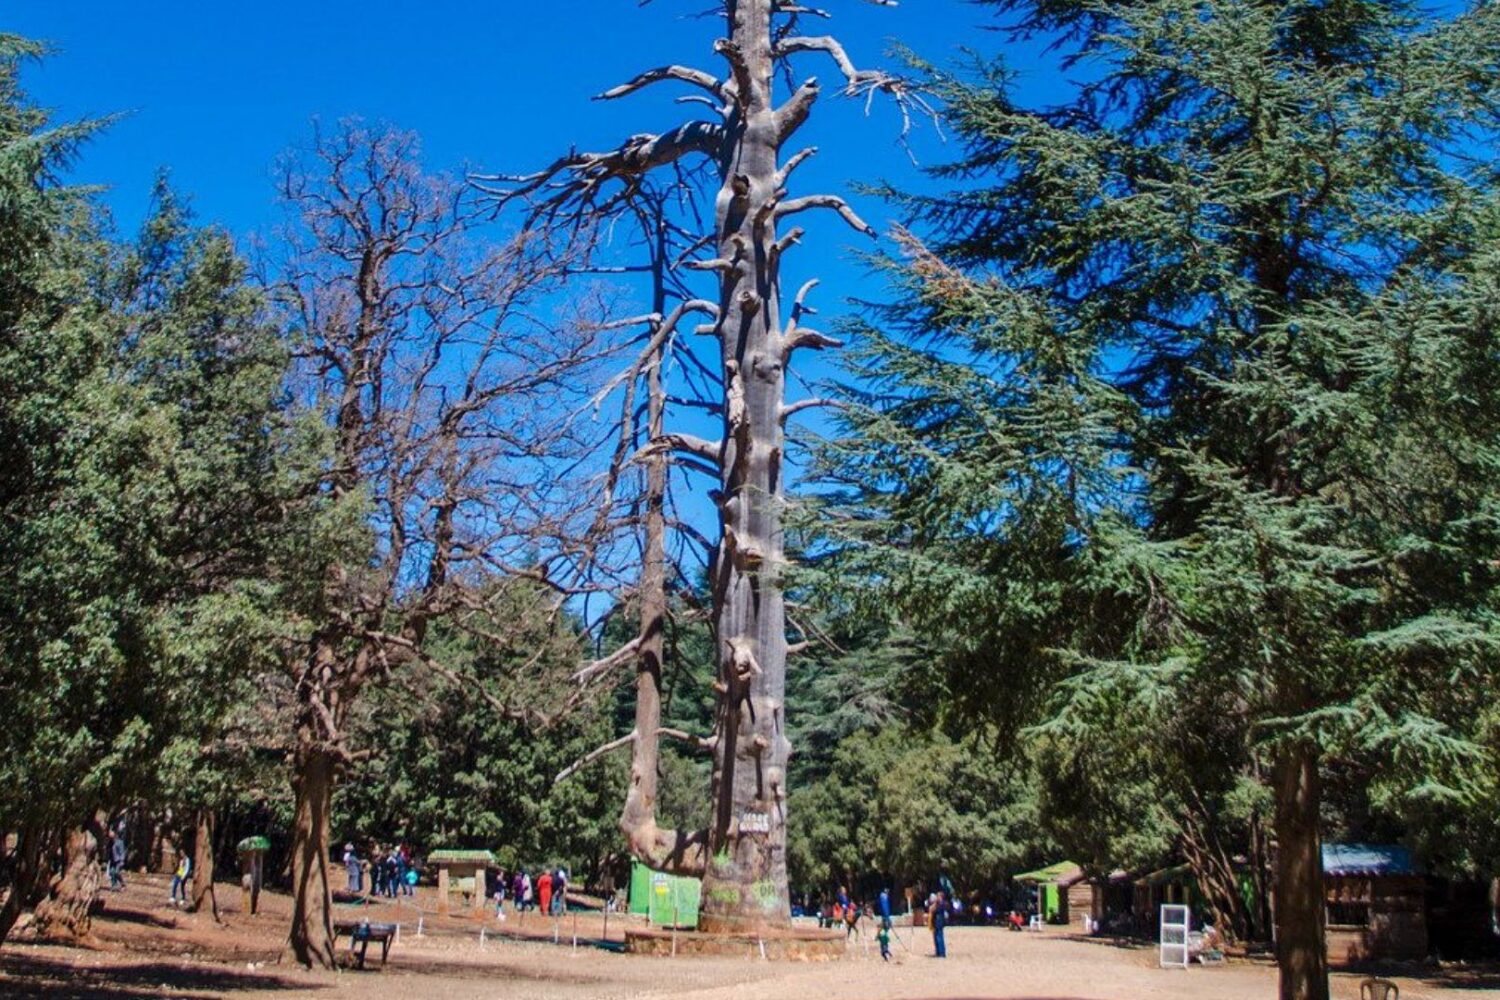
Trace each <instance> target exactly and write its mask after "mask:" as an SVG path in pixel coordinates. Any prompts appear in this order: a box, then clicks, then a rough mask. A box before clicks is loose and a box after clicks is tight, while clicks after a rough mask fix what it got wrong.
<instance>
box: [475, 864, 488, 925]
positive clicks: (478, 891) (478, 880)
mask: <svg viewBox="0 0 1500 1000" xmlns="http://www.w3.org/2000/svg"><path fill="white" fill-rule="evenodd" d="M486 899H487V897H486V895H485V885H484V865H478V866H476V867H475V869H474V912H475V913H477V914H480V915H483V913H484V908H485V900H486Z"/></svg>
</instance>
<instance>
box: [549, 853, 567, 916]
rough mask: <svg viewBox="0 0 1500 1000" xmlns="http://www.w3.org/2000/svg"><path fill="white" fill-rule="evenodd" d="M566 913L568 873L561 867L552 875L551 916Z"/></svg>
mask: <svg viewBox="0 0 1500 1000" xmlns="http://www.w3.org/2000/svg"><path fill="white" fill-rule="evenodd" d="M567 912H568V872H567V869H565V868H564V867H563V866H562V865H558V866H557V871H555V872H553V873H552V914H553V916H558V917H560V916H563V915H564V914H566V913H567Z"/></svg>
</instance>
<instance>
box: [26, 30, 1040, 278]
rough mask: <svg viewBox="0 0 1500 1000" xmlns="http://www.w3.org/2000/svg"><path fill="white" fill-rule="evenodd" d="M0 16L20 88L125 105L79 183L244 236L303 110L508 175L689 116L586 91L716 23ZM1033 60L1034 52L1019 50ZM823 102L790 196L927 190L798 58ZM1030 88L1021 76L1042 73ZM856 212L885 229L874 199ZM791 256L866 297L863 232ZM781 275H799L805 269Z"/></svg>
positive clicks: (919, 149) (873, 39)
mask: <svg viewBox="0 0 1500 1000" xmlns="http://www.w3.org/2000/svg"><path fill="white" fill-rule="evenodd" d="M6 6H7V8H8V11H7V15H8V16H6V17H5V18H4V20H3V22H0V29H3V30H7V31H15V32H19V33H20V34H23V35H26V36H29V37H33V38H38V39H43V40H46V41H48V42H50V43H52V44H53V45H54V46H55V47H56V49H57V54H56V55H55V56H54V57H52V58H51V59H49V60H47V61H46V62H45V63H43V64H42V65H40V66H38V67H34V68H32V69H30V70H29V71H28V72H27V75H26V78H25V79H26V85H27V87H28V88H29V90H30V91H31V92H32V94H33V95H34V97H35V98H36V99H37V100H38V101H39V102H40V103H42V104H44V105H47V106H49V107H52V108H54V109H56V111H57V113H58V114H59V115H60V116H61V117H63V118H78V117H84V116H92V115H105V114H111V113H121V112H123V113H124V114H125V117H124V118H123V119H122V120H121V121H120V122H119V123H117V124H116V125H114V126H113V127H112V128H111V129H110V130H109V132H108V133H107V134H106V135H105V136H103V137H102V138H100V139H99V140H97V141H96V142H95V143H94V144H93V146H92V147H91V148H90V149H89V151H88V153H87V155H86V156H85V158H84V160H83V162H82V164H81V165H80V167H79V169H78V179H79V180H83V181H91V182H99V183H103V184H106V185H108V186H109V189H110V193H109V200H110V203H111V205H112V206H113V208H114V210H115V212H116V215H117V218H118V219H119V221H120V223H121V224H122V226H124V227H126V228H130V227H133V226H134V224H135V223H136V222H137V221H138V220H139V218H140V216H141V213H142V212H143V210H144V208H145V206H146V201H147V195H148V193H149V190H150V186H151V180H152V177H153V175H154V174H155V172H156V171H157V170H158V169H159V168H161V167H166V168H169V169H170V171H171V174H172V177H173V181H174V184H175V185H176V186H177V187H178V188H179V189H180V190H181V191H182V192H183V193H185V194H186V195H188V196H189V197H190V198H191V200H192V202H193V204H194V206H195V208H196V209H197V211H198V214H199V217H200V219H201V220H202V221H205V222H213V223H218V224H221V225H224V226H226V227H227V228H229V229H230V230H231V231H234V232H236V233H241V234H243V233H248V232H251V231H255V230H264V229H266V228H268V227H269V226H270V224H271V223H272V222H273V221H274V219H275V217H276V215H275V208H274V204H273V200H272V188H271V183H270V165H271V164H272V162H273V161H274V160H275V158H276V156H277V155H278V153H280V152H281V151H282V150H284V149H285V148H287V147H288V146H290V145H292V144H294V143H298V142H302V141H305V139H306V138H307V136H308V134H309V122H310V120H311V119H312V118H313V117H315V116H319V117H322V118H324V119H329V120H331V119H336V118H339V117H341V116H345V115H360V116H363V117H365V118H368V119H373V120H385V121H390V122H392V123H394V124H396V125H399V126H402V127H404V128H409V129H413V130H415V131H417V132H419V133H420V134H421V135H422V137H423V141H424V146H425V150H426V159H427V162H428V166H429V167H433V168H442V169H462V168H463V167H464V165H466V164H467V165H472V166H474V167H477V168H483V169H489V170H500V171H519V170H525V169H528V168H531V167H534V166H537V165H540V164H544V163H546V162H548V161H549V160H551V159H552V158H553V157H555V156H556V155H558V154H559V153H560V152H561V151H564V150H566V149H568V148H569V147H570V146H572V145H575V144H576V145H578V146H580V147H584V148H589V147H608V146H611V145H614V144H615V143H616V142H618V140H619V139H620V138H622V137H624V136H626V135H629V134H631V133H634V132H641V131H655V130H657V129H658V128H660V127H663V126H665V125H667V124H670V123H672V122H675V121H678V120H681V119H682V118H683V117H684V116H685V114H686V113H688V110H689V109H687V108H680V107H674V106H673V105H672V104H671V103H670V98H671V96H672V95H671V93H670V91H669V90H668V88H661V90H660V93H657V94H651V95H641V96H637V97H634V98H629V99H627V100H625V101H621V102H596V101H591V100H590V97H591V95H593V94H596V93H598V92H599V91H601V90H603V89H605V88H607V87H609V86H612V85H613V84H615V83H618V82H621V81H623V80H625V79H627V78H629V77H630V76H632V75H633V74H634V73H636V72H638V71H639V70H641V69H644V68H647V67H650V66H654V65H658V64H661V63H666V62H685V63H688V64H692V65H699V66H702V67H704V68H708V69H711V70H714V71H716V72H717V71H719V70H720V69H721V67H720V65H719V64H718V63H719V60H718V58H717V57H716V56H714V55H713V53H712V51H711V50H710V45H711V42H712V39H713V38H714V36H715V33H716V30H717V28H718V19H717V18H709V17H702V16H698V14H697V12H698V11H700V10H702V9H704V8H705V7H707V6H709V5H708V4H707V3H706V2H705V0H654V2H653V3H651V4H649V5H647V6H645V7H639V6H638V5H637V3H636V2H634V0H562V2H557V0H554V2H552V3H540V4H539V3H524V4H521V3H512V2H506V0H488V2H486V0H428V2H424V3H421V4H414V3H410V2H394V0H317V2H313V3H295V2H290V0H262V2H259V3H255V4H231V3H220V2H205V0H154V2H153V0H140V2H135V3H128V4H127V3H120V2H119V0H12V2H11V3H9V4H7V5H6ZM826 6H827V7H829V8H830V9H831V10H832V11H833V13H834V14H835V19H834V20H833V21H832V22H813V23H814V26H815V27H817V29H818V30H819V31H821V30H823V28H822V25H823V24H824V23H827V24H828V25H829V27H830V28H831V29H832V30H833V31H835V32H836V33H837V34H838V35H839V36H840V37H841V38H842V39H843V40H844V41H845V43H846V45H847V46H848V48H849V50H850V52H851V54H852V55H854V57H855V59H856V61H857V62H860V63H862V64H870V65H876V64H880V63H882V62H883V61H887V57H886V55H885V53H886V50H887V49H888V48H889V45H890V41H891V39H893V38H895V39H900V40H901V41H902V42H903V43H905V44H907V45H909V46H910V47H912V48H913V49H915V50H916V51H918V52H920V53H921V54H923V55H924V56H926V57H928V58H932V59H935V60H937V61H940V62H941V61H948V60H951V59H953V58H955V57H956V56H957V52H958V48H959V46H962V45H981V46H983V47H985V48H988V49H993V48H994V46H995V45H996V44H997V41H998V40H997V39H996V37H995V36H993V35H988V36H986V34H985V33H984V32H983V30H982V29H983V27H985V26H987V25H990V24H991V23H992V17H993V15H992V14H991V13H990V11H989V10H988V9H986V8H983V7H978V6H975V5H973V4H971V3H967V2H963V0H907V2H906V3H903V4H902V5H900V6H898V7H894V8H884V7H879V6H876V5H873V4H869V3H863V2H858V0H828V2H827V4H826ZM1018 55H1019V56H1020V57H1021V59H1022V62H1023V63H1024V62H1025V57H1026V55H1027V54H1026V53H1019V54H1018ZM807 74H816V75H818V76H819V77H820V78H821V79H822V80H823V81H824V82H825V98H824V100H823V101H822V102H820V106H819V108H818V110H817V111H816V113H815V116H814V119H813V121H812V122H811V123H810V125H809V127H808V128H807V130H806V132H805V135H806V136H807V138H808V140H809V142H812V143H816V144H817V145H818V146H819V147H820V149H821V153H820V155H819V157H818V158H817V159H816V160H815V161H813V163H812V164H811V165H810V166H809V167H807V168H804V170H803V171H802V173H801V174H800V175H799V176H800V180H801V185H800V187H799V190H800V191H802V192H804V193H805V192H807V191H811V190H830V191H836V192H840V193H844V192H847V190H848V188H849V185H850V183H851V182H853V181H856V180H873V179H876V178H890V179H893V180H896V181H898V182H902V183H905V184H920V183H921V180H920V176H919V174H918V173H917V171H916V170H915V169H914V168H913V166H912V165H911V163H910V162H909V160H908V158H907V155H906V153H905V152H904V151H903V150H902V149H901V148H900V147H899V146H898V145H897V143H896V141H895V139H896V135H897V133H898V131H899V124H898V121H897V119H896V116H895V114H894V113H893V112H892V111H891V110H890V109H889V108H886V107H883V106H881V105H880V104H879V102H877V105H876V107H875V109H874V111H873V113H872V114H871V115H870V117H869V118H868V119H867V118H866V117H865V115H864V110H863V107H862V105H861V104H860V103H859V102H854V101H847V100H842V101H841V100H838V99H837V98H836V97H835V96H834V86H833V84H834V82H835V79H836V77H837V74H836V72H834V71H833V68H832V66H831V64H829V63H827V62H826V61H822V60H820V58H819V57H817V56H808V57H805V60H804V62H803V63H802V64H801V65H799V66H798V75H799V76H803V75H807ZM1040 82H1041V81H1040V80H1039V79H1033V83H1040ZM913 145H914V148H915V151H916V153H917V155H918V156H919V157H920V159H921V160H922V161H923V162H928V163H930V162H936V161H938V160H940V159H942V158H943V157H944V156H945V155H946V154H947V152H948V151H947V150H945V149H944V148H943V147H942V146H941V145H940V144H938V143H937V141H936V137H935V136H934V134H933V132H932V130H931V128H930V127H928V128H926V129H924V130H923V131H922V132H921V134H918V135H917V136H915V138H914V143H913ZM859 207H860V210H861V212H862V213H863V214H865V215H866V217H867V218H868V219H869V220H870V221H871V222H873V223H875V224H876V225H877V227H879V228H882V229H884V228H885V223H886V222H888V221H889V219H888V217H887V214H886V213H885V212H884V211H883V210H882V208H881V206H879V205H878V204H868V203H866V204H861V205H860V206H859ZM807 228H808V229H809V237H808V240H807V242H806V243H805V244H804V246H805V251H804V253H802V254H801V255H800V260H799V261H798V262H797V264H798V266H800V267H802V268H805V269H807V273H806V275H802V276H811V274H812V273H813V267H812V265H813V262H816V271H817V272H818V273H819V274H820V275H821V276H822V277H823V279H824V289H823V292H822V295H823V303H824V305H825V307H829V306H832V305H833V304H834V301H835V300H837V299H841V298H844V297H847V296H849V295H852V294H861V295H867V294H872V293H873V292H874V291H875V289H873V288H871V287H869V286H868V282H867V281H865V280H862V275H861V274H860V270H859V269H858V268H857V267H856V266H854V265H852V264H851V263H850V262H849V261H848V260H847V256H848V255H847V254H845V253H843V252H842V251H843V249H844V248H845V247H847V246H850V245H852V244H855V243H862V242H863V240H862V238H859V237H856V236H855V234H853V233H852V232H851V231H849V230H846V229H844V228H843V227H842V226H841V225H840V224H839V223H838V222H837V220H835V219H833V218H832V217H831V216H830V217H829V218H828V219H817V220H814V221H813V224H811V225H808V226H807ZM802 276H799V275H796V274H793V275H790V277H795V278H797V279H798V280H799V281H800V280H801V277H802Z"/></svg>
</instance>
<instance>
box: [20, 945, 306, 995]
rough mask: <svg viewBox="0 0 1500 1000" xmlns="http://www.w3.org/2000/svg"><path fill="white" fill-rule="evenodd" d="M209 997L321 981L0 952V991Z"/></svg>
mask: <svg viewBox="0 0 1500 1000" xmlns="http://www.w3.org/2000/svg"><path fill="white" fill-rule="evenodd" d="M164 987H166V988H170V990H171V995H172V996H173V997H181V998H186V1000H213V998H215V997H218V996H220V995H221V994H224V993H236V992H242V991H249V990H297V991H300V992H301V993H303V994H304V995H306V994H307V993H308V992H310V991H312V990H315V989H320V988H321V987H319V986H317V985H316V984H313V983H308V982H306V981H301V980H295V979H288V978H285V977H283V976H278V975H273V974H270V973H264V972H250V971H246V970H239V969H230V968H222V969H216V968H209V967H205V966H189V967H186V968H184V967H183V966H182V965H179V964H168V963H166V962H138V963H130V964H126V965H115V966H107V965H106V966H80V965H76V964H74V963H72V962H67V961H63V960H60V959H53V958H45V957H42V956H35V955H18V954H14V953H12V954H5V955H0V996H6V997H49V998H56V1000H147V998H154V997H160V996H162V994H163V992H164Z"/></svg>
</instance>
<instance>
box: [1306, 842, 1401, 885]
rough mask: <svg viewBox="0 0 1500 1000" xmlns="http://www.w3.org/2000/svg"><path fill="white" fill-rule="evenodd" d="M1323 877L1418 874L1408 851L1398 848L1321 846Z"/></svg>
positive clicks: (1369, 845)
mask: <svg viewBox="0 0 1500 1000" xmlns="http://www.w3.org/2000/svg"><path fill="white" fill-rule="evenodd" d="M1323 874H1324V875H1335V876H1342V877H1345V878H1371V877H1375V876H1380V875H1417V874H1420V873H1419V872H1418V871H1417V866H1416V864H1415V862H1413V861H1412V857H1411V850H1410V849H1408V848H1405V847H1401V846H1400V845H1398V844H1324V845H1323Z"/></svg>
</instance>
